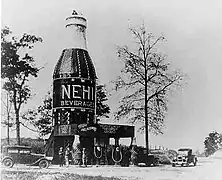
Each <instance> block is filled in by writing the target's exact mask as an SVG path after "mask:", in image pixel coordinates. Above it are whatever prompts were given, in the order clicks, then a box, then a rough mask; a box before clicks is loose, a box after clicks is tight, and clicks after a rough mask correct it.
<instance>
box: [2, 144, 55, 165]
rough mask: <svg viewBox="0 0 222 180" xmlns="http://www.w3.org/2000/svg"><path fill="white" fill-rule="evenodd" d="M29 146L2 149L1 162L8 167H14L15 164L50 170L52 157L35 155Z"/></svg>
mask: <svg viewBox="0 0 222 180" xmlns="http://www.w3.org/2000/svg"><path fill="white" fill-rule="evenodd" d="M31 150H32V148H31V147H28V146H18V145H15V146H4V147H3V148H2V157H1V162H2V164H3V165H4V166H6V167H10V168H11V167H13V165H14V164H26V165H30V166H39V167H40V168H48V167H49V164H50V163H51V160H52V157H45V155H44V154H34V153H32V152H31Z"/></svg>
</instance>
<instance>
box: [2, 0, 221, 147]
mask: <svg viewBox="0 0 222 180" xmlns="http://www.w3.org/2000/svg"><path fill="white" fill-rule="evenodd" d="M73 9H75V10H77V11H78V12H81V13H82V14H84V16H85V17H86V18H87V21H88V27H87V46H88V51H89V54H90V56H91V58H92V59H93V63H94V65H95V68H96V72H97V76H98V78H99V81H100V83H103V84H107V85H108V86H109V82H110V81H112V80H114V79H115V78H116V77H117V76H118V75H119V73H120V70H121V68H122V64H121V63H120V61H119V60H118V58H117V55H116V47H117V46H118V45H125V44H130V43H132V36H131V35H130V33H129V30H128V29H129V27H136V26H139V25H141V24H142V23H145V25H146V27H147V29H148V30H149V31H150V32H152V33H153V34H154V35H156V36H159V35H164V36H165V37H166V39H167V41H166V42H165V43H164V45H163V46H161V49H160V50H161V52H163V53H164V54H166V55H167V60H168V61H170V62H171V63H172V67H173V68H179V69H181V71H182V72H183V73H185V74H187V75H188V77H189V78H188V79H187V81H186V85H185V86H184V87H183V89H182V90H181V91H178V92H177V93H175V94H174V95H173V96H172V97H171V98H170V100H169V111H168V115H167V117H166V119H165V126H166V128H165V129H164V134H163V135H158V136H154V135H152V134H151V135H150V143H151V145H153V146H155V145H156V146H164V147H167V148H175V149H177V148H179V147H193V148H194V149H196V150H197V149H199V150H201V151H202V150H203V148H204V146H203V141H204V138H205V137H206V136H207V135H208V134H209V132H211V131H213V130H215V131H218V132H222V115H221V112H222V106H221V100H222V94H221V92H222V81H221V77H222V71H221V68H222V58H221V52H222V33H221V32H222V1H220V0H211V1H207V0H186V1H184V0H183V1H182V0H168V1H165V0H155V1H154V0H137V1H133V0H128V1H127V0H122V1H119V0H112V1H105V0H94V1H90V0H88V1H87V0H81V1H80V0H63V1H60V0H47V1H46V0H2V4H1V10H2V11H1V12H2V13H1V25H2V26H5V25H6V26H8V27H10V29H11V30H12V32H13V34H14V35H21V34H23V33H24V32H26V33H32V34H35V35H37V36H40V37H42V38H43V43H42V44H40V45H37V46H36V47H35V49H34V50H33V52H32V53H33V54H34V56H35V58H36V64H37V65H38V66H39V67H41V66H44V68H43V69H42V70H41V71H40V73H39V76H38V78H37V79H31V82H30V83H31V86H32V89H33V93H34V94H35V96H33V97H32V98H31V99H30V101H29V102H28V104H27V105H26V106H24V107H23V109H24V110H25V109H27V108H34V107H36V106H38V105H39V104H40V103H41V100H42V98H43V97H44V95H45V94H46V92H47V91H48V90H50V88H51V85H52V72H53V69H54V67H55V64H56V62H57V61H58V59H59V56H60V54H61V52H62V50H63V49H64V48H66V42H67V38H69V37H68V36H67V33H66V31H65V27H64V25H65V18H66V17H67V16H69V15H70V14H71V12H72V10H73ZM118 100H119V99H118V96H111V97H109V101H108V103H109V105H110V107H111V109H112V112H114V111H115V108H116V107H117V102H118ZM111 116H112V115H111ZM111 120H112V118H110V119H109V120H106V121H105V122H111ZM1 134H2V137H4V136H5V130H4V129H2V133H1ZM12 134H14V132H12ZM21 136H22V137H30V136H31V137H36V136H37V135H36V134H33V133H32V132H30V131H28V130H26V129H23V128H22V131H21ZM136 137H137V144H139V145H143V144H144V134H140V133H136Z"/></svg>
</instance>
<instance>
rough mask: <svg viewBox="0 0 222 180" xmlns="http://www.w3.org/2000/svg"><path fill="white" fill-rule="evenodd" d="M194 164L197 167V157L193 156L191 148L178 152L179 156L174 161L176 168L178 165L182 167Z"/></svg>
mask: <svg viewBox="0 0 222 180" xmlns="http://www.w3.org/2000/svg"><path fill="white" fill-rule="evenodd" d="M190 164H193V165H194V166H196V165H197V157H196V156H195V155H194V154H192V149H190V148H181V149H179V150H178V154H177V156H176V157H175V158H174V159H173V162H172V166H173V167H175V166H176V165H181V166H184V165H185V166H189V165H190Z"/></svg>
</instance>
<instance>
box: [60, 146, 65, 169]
mask: <svg viewBox="0 0 222 180" xmlns="http://www.w3.org/2000/svg"><path fill="white" fill-rule="evenodd" d="M63 164H64V152H63V147H60V148H59V167H62V166H63Z"/></svg>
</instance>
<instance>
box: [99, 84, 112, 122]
mask: <svg viewBox="0 0 222 180" xmlns="http://www.w3.org/2000/svg"><path fill="white" fill-rule="evenodd" d="M107 100H108V99H107V92H106V90H105V85H97V86H96V116H97V117H96V119H97V121H100V120H101V119H100V118H102V117H105V118H109V115H108V114H109V113H110V107H109V106H108V104H105V102H106V101H107Z"/></svg>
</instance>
